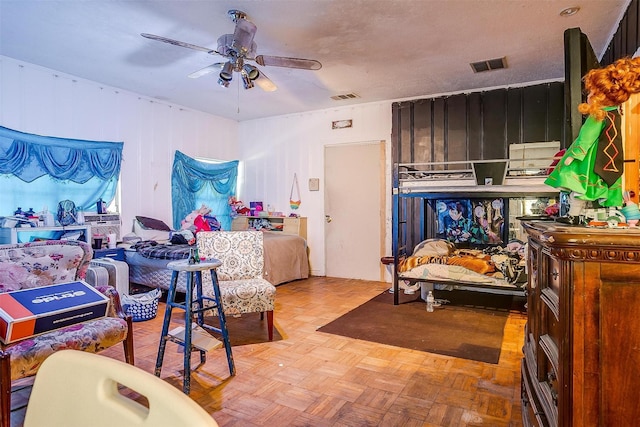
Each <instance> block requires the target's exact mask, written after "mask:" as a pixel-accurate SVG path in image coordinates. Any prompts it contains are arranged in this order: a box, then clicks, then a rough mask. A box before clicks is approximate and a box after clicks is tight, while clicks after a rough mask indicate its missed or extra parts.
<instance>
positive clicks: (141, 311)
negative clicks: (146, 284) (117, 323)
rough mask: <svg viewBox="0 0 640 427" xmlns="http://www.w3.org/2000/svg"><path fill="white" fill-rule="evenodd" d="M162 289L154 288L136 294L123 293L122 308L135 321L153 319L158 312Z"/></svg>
mask: <svg viewBox="0 0 640 427" xmlns="http://www.w3.org/2000/svg"><path fill="white" fill-rule="evenodd" d="M160 296H162V291H161V290H160V289H154V290H153V291H150V292H145V293H143V294H135V295H124V294H123V295H121V298H122V308H123V309H124V312H125V313H127V314H128V315H130V316H131V320H133V321H134V322H142V321H145V320H151V319H153V318H155V317H156V315H157V314H158V301H160Z"/></svg>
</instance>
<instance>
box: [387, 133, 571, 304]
mask: <svg viewBox="0 0 640 427" xmlns="http://www.w3.org/2000/svg"><path fill="white" fill-rule="evenodd" d="M545 144H548V143H545ZM520 145H522V144H520ZM532 148H533V146H532ZM548 152H549V150H547V153H548ZM551 152H553V153H554V154H552V155H544V156H541V157H533V156H531V151H530V152H529V153H525V152H517V153H513V152H511V153H510V157H511V158H510V159H495V160H467V161H451V162H426V163H396V164H395V165H394V170H393V193H392V199H393V212H392V236H393V238H392V241H393V243H392V251H393V256H392V257H385V258H386V260H387V262H391V259H393V261H392V262H393V263H392V265H391V271H392V275H393V292H394V304H396V305H397V304H398V300H399V299H398V293H399V290H400V285H399V284H400V282H401V281H404V284H406V285H408V286H411V285H415V284H417V283H420V284H422V283H429V284H433V285H435V286H438V287H439V288H444V289H470V288H471V289H473V290H489V289H490V290H491V291H490V292H496V293H510V294H514V295H522V294H524V286H525V284H526V274H523V273H524V269H525V266H526V262H525V260H524V253H525V251H524V244H525V243H526V237H524V233H522V232H521V230H520V229H519V220H518V218H522V217H527V219H529V218H531V219H533V218H536V219H548V218H547V217H546V216H545V215H543V212H542V209H541V205H542V207H544V205H546V204H549V203H553V202H555V201H559V196H560V195H559V193H558V191H557V190H556V189H554V188H552V187H550V186H547V185H546V184H544V180H545V179H546V177H547V176H548V173H549V172H550V167H552V165H553V164H554V163H553V162H554V160H556V161H557V158H554V155H555V152H557V150H553V149H552V150H551ZM547 153H545V154H547ZM514 154H515V155H514ZM447 220H449V221H450V222H451V223H447ZM463 223H464V224H465V227H464V228H463V227H460V224H463ZM383 262H384V261H383Z"/></svg>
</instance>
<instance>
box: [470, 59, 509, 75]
mask: <svg viewBox="0 0 640 427" xmlns="http://www.w3.org/2000/svg"><path fill="white" fill-rule="evenodd" d="M469 65H471V68H473V72H474V73H481V72H483V71H491V70H499V69H501V68H507V58H506V57H504V56H503V57H502V58H496V59H487V60H486V61H480V62H472V63H471V64H469Z"/></svg>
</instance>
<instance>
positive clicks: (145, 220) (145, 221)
mask: <svg viewBox="0 0 640 427" xmlns="http://www.w3.org/2000/svg"><path fill="white" fill-rule="evenodd" d="M136 220H138V222H139V223H140V225H142V227H143V228H146V229H147V230H160V231H171V228H170V227H169V226H168V225H167V224H165V223H164V222H163V221H161V220H159V219H155V218H149V217H146V216H136ZM136 234H137V233H136Z"/></svg>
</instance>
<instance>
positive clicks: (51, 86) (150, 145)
mask: <svg viewBox="0 0 640 427" xmlns="http://www.w3.org/2000/svg"><path fill="white" fill-rule="evenodd" d="M345 119H352V120H353V127H352V128H349V129H338V130H332V129H331V122H332V121H334V120H345ZM0 126H4V127H7V128H11V129H14V130H17V131H20V132H27V133H34V134H39V135H47V136H56V137H61V138H74V139H90V140H104V141H124V153H123V163H122V175H121V183H122V200H121V209H120V211H121V212H120V213H121V215H122V221H123V232H125V233H126V232H128V231H130V227H131V224H132V221H133V217H134V216H136V215H145V216H151V217H155V218H159V219H162V220H163V221H165V222H167V223H168V224H170V225H171V223H172V216H171V166H172V163H173V155H174V152H175V150H180V151H182V152H184V153H185V154H187V155H189V156H191V157H208V158H216V159H221V160H235V159H240V160H241V161H242V162H241V171H240V172H241V176H240V177H239V185H240V187H239V197H240V198H241V200H243V201H244V202H246V203H248V202H249V201H256V200H259V201H263V202H264V203H265V204H267V203H268V204H271V205H272V206H273V207H274V208H275V209H276V210H278V211H283V212H285V213H286V214H287V215H288V214H289V213H290V212H291V209H290V208H289V194H290V190H291V184H292V180H293V174H294V172H295V173H297V175H298V181H299V183H300V193H301V199H302V204H301V206H300V209H298V210H297V211H296V213H298V214H300V215H302V216H306V217H308V240H309V247H310V248H312V251H311V260H310V261H311V268H312V274H314V275H324V252H325V251H324V193H323V191H322V190H323V181H324V179H323V178H324V147H325V146H326V145H330V144H344V143H354V142H365V141H385V144H386V147H387V163H388V165H387V175H388V176H387V178H386V179H387V184H386V186H387V189H388V191H387V195H388V196H387V197H388V199H387V201H386V214H385V218H386V225H387V238H386V245H385V246H386V247H387V248H390V247H391V232H390V224H391V204H390V194H391V190H390V188H391V180H390V171H391V165H390V159H391V152H390V147H391V144H390V138H391V101H388V102H381V103H371V104H362V105H358V106H350V107H337V108H335V109H330V110H322V111H315V112H310V113H303V114H293V115H287V116H279V117H272V118H267V119H259V120H252V121H245V122H241V123H238V122H235V121H233V120H227V119H223V118H220V117H217V116H213V115H210V114H206V113H202V112H198V111H194V110H190V109H187V108H184V107H181V106H178V105H172V104H168V103H165V102H162V101H158V100H154V99H151V98H147V97H144V96H141V95H138V94H135V93H131V92H126V91H123V90H120V89H116V88H112V87H108V86H105V85H102V84H99V83H96V82H92V81H88V80H84V79H80V78H77V77H74V76H69V75H65V74H63V73H59V72H56V71H54V70H50V69H47V68H43V67H39V66H36V65H33V64H29V63H24V62H20V61H16V60H14V59H12V58H8V57H4V56H0ZM353 173H357V159H354V170H353ZM309 178H320V183H321V184H320V191H315V192H310V191H309V190H308V179H309ZM354 190H355V191H357V189H354ZM14 208H15V207H12V208H11V209H14ZM0 214H1V213H0Z"/></svg>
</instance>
